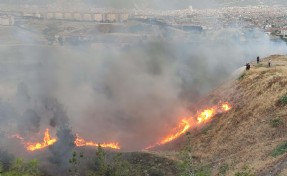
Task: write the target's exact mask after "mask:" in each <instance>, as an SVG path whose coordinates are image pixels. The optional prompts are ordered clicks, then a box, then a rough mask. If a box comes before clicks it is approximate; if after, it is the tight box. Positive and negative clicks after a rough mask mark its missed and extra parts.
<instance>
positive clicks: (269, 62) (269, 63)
mask: <svg viewBox="0 0 287 176" xmlns="http://www.w3.org/2000/svg"><path fill="white" fill-rule="evenodd" d="M268 67H271V59H269V61H268Z"/></svg>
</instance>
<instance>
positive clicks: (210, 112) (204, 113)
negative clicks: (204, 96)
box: [197, 108, 215, 123]
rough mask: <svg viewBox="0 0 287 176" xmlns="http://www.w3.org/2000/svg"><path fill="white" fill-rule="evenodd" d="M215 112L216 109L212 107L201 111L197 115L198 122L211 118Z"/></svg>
mask: <svg viewBox="0 0 287 176" xmlns="http://www.w3.org/2000/svg"><path fill="white" fill-rule="evenodd" d="M214 114H215V110H214V109H213V108H212V109H206V110H204V111H202V112H201V113H199V116H198V117H197V122H198V123H203V122H206V121H208V120H210V118H212V117H213V116H214Z"/></svg>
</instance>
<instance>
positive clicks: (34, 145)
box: [26, 128, 57, 151]
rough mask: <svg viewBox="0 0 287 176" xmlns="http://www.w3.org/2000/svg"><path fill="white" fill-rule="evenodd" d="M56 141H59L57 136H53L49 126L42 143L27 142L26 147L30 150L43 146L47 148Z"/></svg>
mask: <svg viewBox="0 0 287 176" xmlns="http://www.w3.org/2000/svg"><path fill="white" fill-rule="evenodd" d="M55 142H57V139H56V138H51V136H50V133H49V129H48V128H47V129H46V131H45V134H44V139H43V142H42V143H26V149H27V150H29V151H35V150H39V149H42V148H45V147H47V146H49V145H53V144H54V143H55Z"/></svg>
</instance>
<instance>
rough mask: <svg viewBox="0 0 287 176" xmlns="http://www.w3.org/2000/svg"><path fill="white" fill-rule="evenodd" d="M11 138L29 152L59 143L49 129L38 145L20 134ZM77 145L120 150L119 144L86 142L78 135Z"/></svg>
mask: <svg viewBox="0 0 287 176" xmlns="http://www.w3.org/2000/svg"><path fill="white" fill-rule="evenodd" d="M10 137H11V138H16V139H19V140H20V141H21V143H23V144H24V145H25V146H26V149H27V150H28V151H35V150H40V149H43V148H46V147H48V146H50V145H53V144H54V143H55V142H57V139H56V138H51V136H50V133H49V129H48V128H47V129H46V131H45V135H44V139H43V142H42V143H39V142H36V143H31V142H25V141H24V138H23V137H21V136H20V135H19V134H14V135H12V136H10ZM74 143H75V145H76V146H77V147H82V146H92V147H99V146H101V147H103V148H112V149H120V146H119V144H118V143H103V144H97V143H94V142H92V141H85V139H83V138H81V137H79V135H78V134H76V138H75V141H74Z"/></svg>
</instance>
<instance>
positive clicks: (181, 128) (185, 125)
mask: <svg viewBox="0 0 287 176" xmlns="http://www.w3.org/2000/svg"><path fill="white" fill-rule="evenodd" d="M189 128H190V122H189V121H188V120H187V119H183V120H181V122H180V123H179V124H178V126H177V127H176V128H175V129H174V130H173V131H175V133H174V134H171V135H169V136H167V137H165V138H164V139H163V140H161V141H160V144H165V143H168V142H170V141H172V140H174V139H176V138H178V137H179V136H181V135H182V134H183V133H185V132H187V130H188V129H189Z"/></svg>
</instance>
